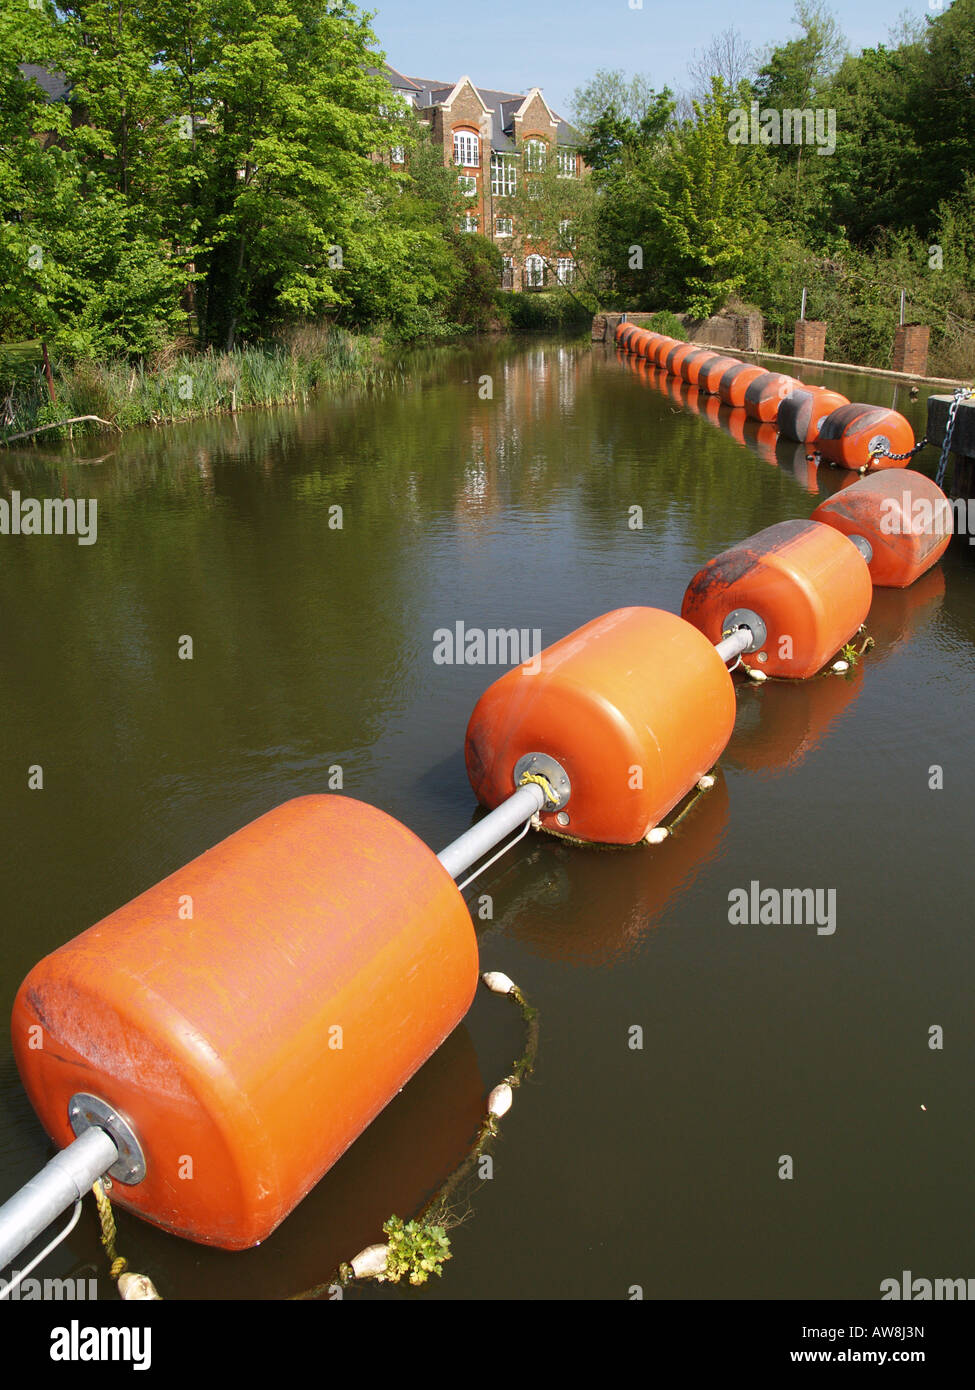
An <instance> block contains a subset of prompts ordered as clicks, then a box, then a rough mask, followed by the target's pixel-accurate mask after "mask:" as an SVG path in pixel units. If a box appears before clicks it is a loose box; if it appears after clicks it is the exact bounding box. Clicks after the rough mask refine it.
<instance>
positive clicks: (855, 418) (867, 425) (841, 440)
mask: <svg viewBox="0 0 975 1390" xmlns="http://www.w3.org/2000/svg"><path fill="white" fill-rule="evenodd" d="M913 448H914V431H913V430H912V429H911V426H910V424H909V423H908V422H907V420H905V419H904V417H903V415H900V414H898V412H897V411H896V410H887V409H885V408H884V407H883V406H882V405H863V404H861V403H860V402H858V401H854V402H853V403H852V404H851V405H842V406H840V407H839V409H838V410H834V411H831V412H830V414H829V415H827V417H826V419H825V420H824V421H823V423H822V425H821V427H820V430H819V434H818V436H817V438H816V450H817V452H818V453H819V455H820V457H821V458H824V459H825V460H826V461H827V463H835V464H838V465H839V467H840V468H871V469H876V468H900V466H901V463H902V462H903V460H902V459H901V460H898V459H893V458H888V457H885V454H906V453H907V452H908V451H909V450H911V449H913Z"/></svg>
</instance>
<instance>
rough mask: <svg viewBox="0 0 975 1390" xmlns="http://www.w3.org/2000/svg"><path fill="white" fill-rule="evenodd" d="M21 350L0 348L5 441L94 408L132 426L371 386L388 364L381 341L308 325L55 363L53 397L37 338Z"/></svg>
mask: <svg viewBox="0 0 975 1390" xmlns="http://www.w3.org/2000/svg"><path fill="white" fill-rule="evenodd" d="M16 349H17V350H16V351H15V352H0V443H2V442H4V441H6V440H8V439H10V438H11V436H14V435H17V434H21V433H23V432H25V431H28V430H32V429H36V428H37V427H38V426H41V425H49V424H53V423H55V422H57V421H62V420H69V419H73V418H77V417H79V416H85V415H95V416H98V417H99V419H100V420H103V421H107V422H108V423H109V425H113V426H116V427H117V428H118V429H131V428H133V427H135V426H138V425H168V424H173V423H175V422H176V421H180V420H194V419H199V418H200V417H202V416H207V415H219V414H226V413H230V412H234V411H238V410H245V409H247V408H249V407H252V406H269V405H287V404H298V403H304V402H306V401H307V400H308V399H309V397H310V396H311V395H312V394H313V393H314V392H315V391H317V390H319V389H320V388H322V387H325V386H332V385H341V384H350V383H352V384H355V383H359V384H368V383H370V382H373V381H376V380H379V379H381V378H382V377H383V376H384V375H385V374H386V372H387V370H388V368H387V367H386V365H385V361H384V356H383V349H382V345H381V343H380V341H379V340H378V339H376V338H367V337H356V336H354V335H352V334H350V333H346V332H344V331H343V330H341V329H334V328H333V329H328V328H302V329H298V330H295V331H294V332H292V333H290V334H289V335H288V336H287V337H286V338H281V339H278V340H275V341H274V342H271V343H268V344H265V345H263V346H260V347H246V348H240V349H237V350H235V351H233V352H220V353H218V352H213V351H207V352H192V351H182V352H180V351H176V350H173V351H171V352H168V353H165V354H162V355H160V356H158V357H156V358H154V359H152V360H150V361H148V362H145V363H138V364H136V365H132V364H130V363H127V362H124V361H109V362H91V361H78V362H74V363H68V362H55V363H54V364H53V368H54V387H55V395H56V399H55V401H53V402H52V401H51V400H50V399H49V396H48V390H47V384H46V382H45V381H44V377H43V373H42V371H41V370H40V368H39V367H38V365H37V361H36V354H35V352H34V351H33V350H32V349H33V345H30V344H17V345H16ZM71 428H72V429H73V431H74V432H76V433H77V432H81V431H83V430H92V431H96V430H100V429H103V428H104V426H102V425H99V424H97V423H93V422H88V423H84V424H80V425H75V426H73V427H71ZM67 430H68V427H64V428H63V429H60V430H54V429H52V430H46V431H45V432H44V433H43V434H40V435H37V436H35V438H37V439H39V440H40V441H42V442H48V443H50V442H51V441H52V440H55V439H57V438H59V437H61V436H63V435H66V434H67ZM23 442H24V443H25V444H26V443H30V441H29V440H27V441H23Z"/></svg>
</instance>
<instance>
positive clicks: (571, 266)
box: [558, 256, 576, 285]
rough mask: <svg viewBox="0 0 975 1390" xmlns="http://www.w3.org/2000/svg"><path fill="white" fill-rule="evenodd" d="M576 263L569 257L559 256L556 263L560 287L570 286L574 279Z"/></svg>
mask: <svg viewBox="0 0 975 1390" xmlns="http://www.w3.org/2000/svg"><path fill="white" fill-rule="evenodd" d="M575 274H576V263H575V261H574V260H573V259H572V257H571V256H560V257H559V261H558V278H559V284H560V285H571V284H572V281H573V280H574V279H575Z"/></svg>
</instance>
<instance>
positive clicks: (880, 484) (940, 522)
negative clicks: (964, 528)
mask: <svg viewBox="0 0 975 1390" xmlns="http://www.w3.org/2000/svg"><path fill="white" fill-rule="evenodd" d="M813 520H814V521H821V522H823V523H824V524H825V525H827V526H835V527H836V529H837V530H838V531H842V533H843V535H845V536H862V537H864V539H865V540H867V541H868V542H869V545H870V549H871V550H872V552H873V554H872V557H871V558H870V559H869V560H868V561H867V563H868V565H869V567H870V577H871V579H872V580H873V582H874V584H876V585H878V586H881V587H884V588H890V589H906V588H907V586H908V585H909V584H913V583H914V581H915V580H916V579H919V578H920V576H921V575H922V574H924V573H925V572H926V571H927V570H929V569H930V568H931V566H932V565H934V564H936V563H937V562H938V560H940V558H941V556H942V555H943V554H944V553H945V551H946V550H947V549H948V543H949V542H950V540H951V537H952V533H953V530H954V525H953V521H954V518H953V513H952V510H951V503H950V502H949V501H948V499H947V497H946V496H945V495H944V493H943V492H942V491H941V489H940V488H939V487H938V485H937V483H935V482H932V480H931V479H930V478H927V477H925V475H924V474H923V473H918V472H916V471H915V470H914V469H911V468H885V469H882V470H881V471H879V472H877V473H871V474H868V475H867V476H866V477H865V478H858V479H857V481H856V482H855V483H854V484H853V485H852V487H847V488H843V490H842V491H841V492H838V493H836V494H835V496H833V497H829V498H827V499H826V501H825V502H821V503H820V504H819V506H818V507H817V508H816V510H815V511H814V512H813Z"/></svg>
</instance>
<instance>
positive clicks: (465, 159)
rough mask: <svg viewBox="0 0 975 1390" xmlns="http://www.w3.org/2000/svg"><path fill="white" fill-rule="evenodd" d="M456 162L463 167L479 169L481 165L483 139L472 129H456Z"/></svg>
mask: <svg viewBox="0 0 975 1390" xmlns="http://www.w3.org/2000/svg"><path fill="white" fill-rule="evenodd" d="M454 163H455V164H459V165H460V166H461V168H463V169H479V168H480V166H481V141H480V138H479V136H477V135H475V134H474V133H473V131H470V130H455V131H454Z"/></svg>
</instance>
